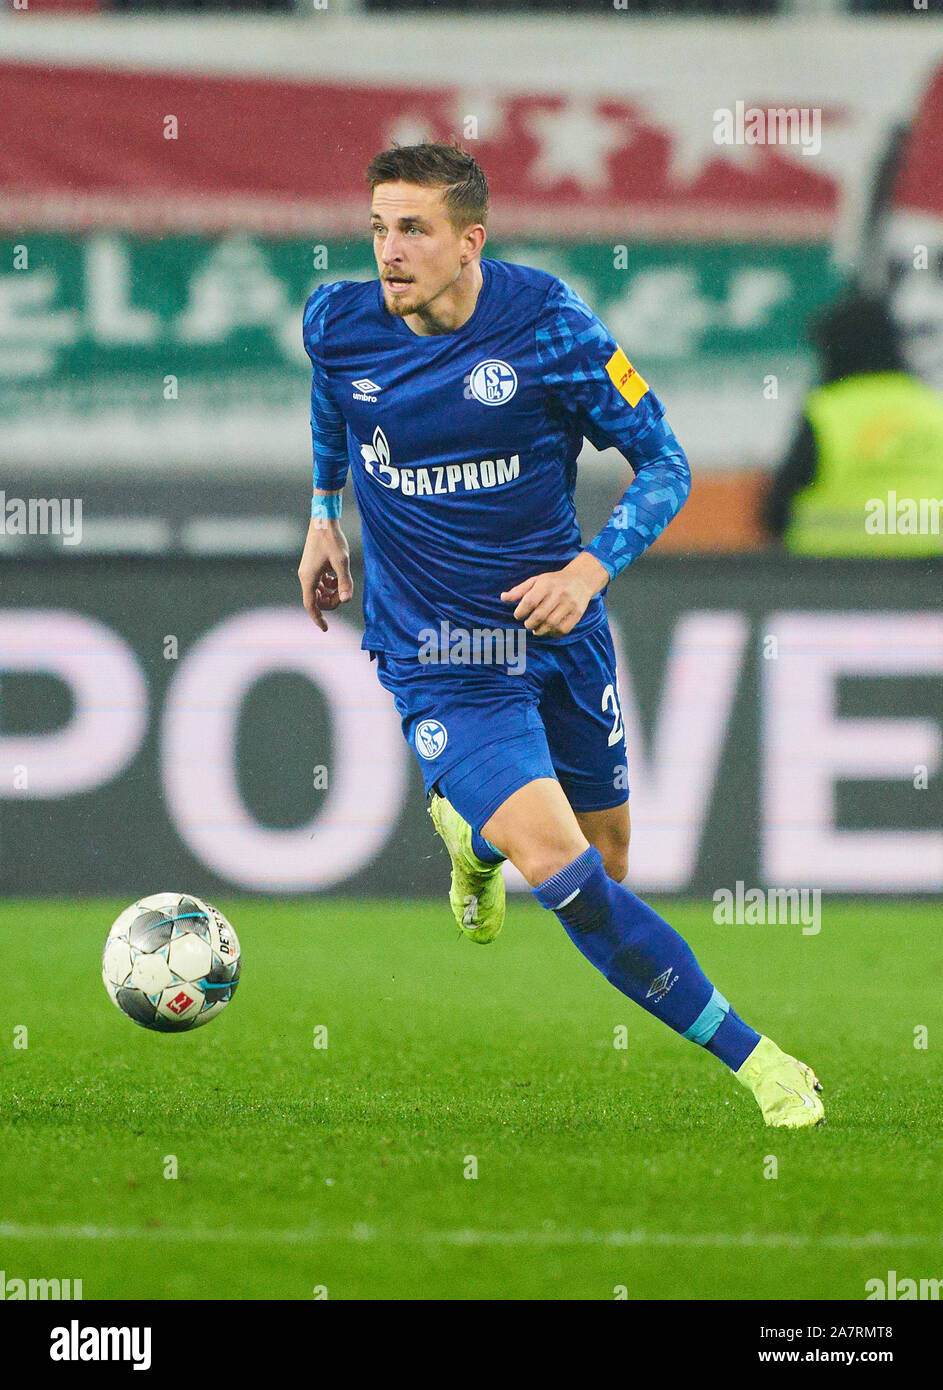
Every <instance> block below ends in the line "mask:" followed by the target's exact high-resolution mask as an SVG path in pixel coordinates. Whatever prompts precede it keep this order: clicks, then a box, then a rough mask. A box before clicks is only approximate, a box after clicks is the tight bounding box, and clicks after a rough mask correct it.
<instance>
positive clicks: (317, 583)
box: [298, 519, 354, 632]
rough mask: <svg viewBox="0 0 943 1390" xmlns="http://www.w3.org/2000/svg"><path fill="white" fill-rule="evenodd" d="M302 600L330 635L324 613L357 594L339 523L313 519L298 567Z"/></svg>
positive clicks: (348, 550) (347, 550) (322, 628)
mask: <svg viewBox="0 0 943 1390" xmlns="http://www.w3.org/2000/svg"><path fill="white" fill-rule="evenodd" d="M298 579H299V581H300V583H301V601H302V603H303V604H304V606H305V608H306V609H307V610H308V612H309V613H310V614H311V617H312V618H313V619H314V621H315V622H316V623H317V625H318V627H319V628H320V629H321V631H322V632H327V623H326V622H325V620H324V614H325V613H330V612H332V611H333V610H334V609H335V608H336V607H337V606H338V604H341V603H347V602H349V600H350V599H351V598H353V594H354V584H353V580H352V579H351V577H350V547H349V546H348V544H347V537H346V536H345V535H344V533H343V531H342V530H341V528H340V523H339V522H337V521H329V522H327V523H325V522H323V521H317V520H313V519H312V521H311V524H310V525H309V527H308V536H307V539H306V540H305V547H304V550H303V551H302V554H301V563H300V564H299V566H298Z"/></svg>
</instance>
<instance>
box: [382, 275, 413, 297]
mask: <svg viewBox="0 0 943 1390" xmlns="http://www.w3.org/2000/svg"><path fill="white" fill-rule="evenodd" d="M383 283H384V284H385V285H386V286H388V288H389V290H390V292H391V294H402V293H403V292H404V291H405V290H408V289H409V287H410V285H411V284H412V283H413V282H412V280H407V279H406V278H405V277H404V276H401V275H384V277H383Z"/></svg>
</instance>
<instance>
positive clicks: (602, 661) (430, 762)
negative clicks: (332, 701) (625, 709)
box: [371, 623, 629, 831]
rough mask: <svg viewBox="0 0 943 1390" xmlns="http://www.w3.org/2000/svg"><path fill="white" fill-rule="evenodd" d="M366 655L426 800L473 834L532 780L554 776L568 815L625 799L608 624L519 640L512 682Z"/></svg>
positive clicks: (485, 673)
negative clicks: (440, 804) (570, 634)
mask: <svg viewBox="0 0 943 1390" xmlns="http://www.w3.org/2000/svg"><path fill="white" fill-rule="evenodd" d="M371 655H375V657H376V662H377V675H378V677H379V680H380V684H381V685H382V686H383V687H384V688H385V689H386V690H388V691H389V692H390V694H391V695H392V696H393V701H394V704H395V706H396V710H397V713H398V714H399V716H400V719H401V720H402V723H403V734H404V735H405V737H406V741H407V742H408V743H409V746H410V747H411V748H412V750H413V752H414V753H415V754H416V758H417V761H418V763H419V766H420V769H421V771H422V776H423V781H424V783H425V788H426V793H427V794H428V793H429V792H430V791H431V790H432V788H433V787H435V786H438V790H439V791H440V792H441V794H442V795H443V796H445V797H447V799H448V800H449V801H450V802H451V803H452V805H453V806H454V807H455V809H456V810H457V811H458V813H459V815H460V816H462V817H463V819H465V820H466V821H468V823H469V824H470V825H471V826H472V827H473V828H474V829H475V830H479V831H480V830H481V828H482V826H484V825H485V824H486V822H487V821H488V820H489V819H490V817H491V816H492V815H493V814H494V812H495V811H496V810H497V809H498V807H499V806H500V805H501V804H502V803H503V802H504V801H506V800H507V798H508V797H509V796H510V795H511V794H512V793H513V792H515V791H517V790H518V789H519V788H520V787H523V786H525V785H526V784H527V783H528V782H533V781H534V780H535V779H536V778H538V777H555V778H556V779H557V780H558V781H559V783H560V785H561V786H562V788H563V791H564V793H565V794H566V797H567V799H568V801H569V803H570V805H571V806H572V807H573V810H574V811H603V810H607V809H608V808H610V807H612V806H621V805H622V804H623V803H624V802H625V801H627V800H628V795H629V792H628V780H627V774H626V753H625V733H624V730H623V724H622V711H621V707H620V704H619V688H618V683H617V679H616V659H615V652H614V650H613V646H612V636H611V634H610V632H609V625H608V623H604V624H603V625H602V626H601V627H598V628H596V629H595V630H594V631H593V632H591V633H589V634H588V635H587V636H586V637H583V638H581V639H580V640H578V641H576V642H569V643H565V644H561V643H554V642H548V641H541V642H539V641H535V640H534V639H533V638H532V637H531V636H530V634H529V633H528V634H527V648H526V659H525V661H524V662H522V663H521V664H522V666H523V669H522V670H521V671H520V673H519V674H516V673H515V672H514V671H513V670H512V669H510V668H509V667H508V666H504V665H485V664H480V665H474V664H464V665H461V666H451V665H446V664H444V663H443V664H435V663H429V664H423V663H422V662H420V661H419V659H418V657H408V658H403V657H395V656H391V655H389V654H388V653H386V652H376V653H372V654H371Z"/></svg>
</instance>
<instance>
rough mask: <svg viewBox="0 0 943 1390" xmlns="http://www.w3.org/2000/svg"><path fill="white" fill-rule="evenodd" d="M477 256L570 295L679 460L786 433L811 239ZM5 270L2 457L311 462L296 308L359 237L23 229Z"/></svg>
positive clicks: (769, 444) (505, 247) (511, 248)
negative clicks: (662, 410)
mask: <svg viewBox="0 0 943 1390" xmlns="http://www.w3.org/2000/svg"><path fill="white" fill-rule="evenodd" d="M490 250H491V253H492V254H493V255H495V256H497V257H501V258H504V259H508V260H512V261H520V262H523V263H526V264H528V265H533V266H536V267H538V268H542V269H545V270H547V271H550V272H552V273H554V274H556V275H559V276H562V278H563V279H565V280H566V281H567V282H568V283H569V284H571V285H572V286H573V288H574V289H575V290H577V292H578V293H580V294H581V295H582V296H583V297H584V298H585V299H586V300H587V302H588V303H589V304H590V305H591V306H592V307H593V308H594V309H595V310H596V312H597V313H598V314H599V315H600V316H601V317H602V318H603V319H604V321H605V322H606V323H607V324H608V325H609V327H610V328H611V330H612V332H613V334H614V335H615V336H616V337H617V338H618V339H619V341H620V342H621V343H623V344H624V345H625V346H626V349H627V350H628V351H630V353H631V355H632V357H633V359H635V360H637V361H638V362H639V363H640V364H642V366H643V367H644V370H645V373H646V375H647V376H648V377H649V379H650V380H652V382H653V384H654V385H655V386H656V389H658V390H659V392H660V393H661V394H663V395H665V396H666V397H667V398H669V399H670V401H671V404H672V412H673V418H679V419H681V420H685V419H686V417H690V419H691V425H690V427H689V429H688V430H687V431H686V433H687V435H688V438H689V440H690V451H691V454H692V457H693V459H694V461H695V462H697V461H698V460H699V459H700V460H702V461H706V462H712V461H713V462H718V461H719V462H721V463H723V464H725V465H728V466H729V465H733V464H736V463H737V461H738V460H741V461H742V460H743V459H744V458H749V459H750V460H751V461H754V462H755V461H756V459H757V457H758V455H762V453H763V451H764V450H766V451H767V452H768V451H769V450H770V449H771V448H773V446H774V444H775V443H776V441H777V440H778V439H779V437H780V436H781V435H782V433H783V431H784V430H785V429H786V428H787V426H788V425H790V424H791V420H792V418H793V414H794V412H793V405H794V403H795V402H796V401H797V400H798V393H799V392H800V391H801V389H802V387H803V386H804V384H805V383H806V381H807V380H808V378H809V376H810V374H811V370H812V364H811V360H810V358H809V354H808V350H807V347H806V337H807V329H808V324H809V320H810V317H811V316H812V314H813V313H814V312H815V311H816V309H817V308H819V307H820V306H821V305H822V304H823V303H825V302H826V301H828V300H829V299H831V298H832V297H833V296H834V294H835V293H836V291H837V289H838V278H837V275H836V273H835V271H834V269H833V267H832V265H831V262H830V258H829V251H828V248H827V246H825V245H823V244H820V243H816V244H812V243H810V244H802V243H795V242H793V243H783V244H779V245H776V244H772V245H771V244H759V243H751V242H727V243H716V244H710V243H703V242H701V243H694V242H691V243H683V242H682V243H654V242H635V241H631V242H584V243H575V244H559V243H553V242H549V241H533V240H528V241H515V242H513V243H511V242H504V243H501V244H495V245H493V246H490ZM8 264H11V265H12V266H13V267H15V268H14V269H12V270H9V271H8V272H7V273H5V274H4V275H2V276H0V413H2V415H3V417H4V420H5V435H6V450H7V457H8V460H9V461H10V462H17V461H19V462H23V463H30V462H32V463H35V462H42V463H43V464H55V463H56V462H57V461H62V462H63V463H67V464H68V463H71V464H73V465H81V466H82V467H83V468H84V467H89V466H91V467H97V466H100V465H102V464H105V463H108V462H111V463H112V464H119V465H127V464H129V463H134V462H147V461H151V462H154V463H156V464H160V465H163V466H172V465H174V464H178V463H186V462H192V463H194V464H198V465H199V466H200V467H206V466H212V465H213V464H216V465H217V466H219V465H222V464H226V465H235V466H239V465H240V464H244V465H254V464H255V463H256V462H258V461H267V462H271V463H272V464H273V465H274V466H276V467H278V468H281V469H286V468H287V467H289V466H291V465H293V464H294V463H295V462H296V461H297V460H298V459H299V458H300V457H301V456H302V455H303V454H304V452H305V450H306V448H307V441H306V437H305V420H306V415H307V408H306V397H307V390H308V381H309V377H308V373H307V359H306V357H305V354H304V351H303V348H302V345H301V311H302V307H303V305H304V302H305V300H306V298H307V296H308V295H309V294H310V293H311V291H312V290H313V289H314V288H315V286H316V285H318V284H320V283H323V282H325V281H332V280H339V279H368V278H370V277H371V276H372V275H373V274H374V273H375V266H374V263H373V259H372V254H371V248H370V244H369V240H368V239H367V238H366V237H364V239H363V240H362V241H339V240H327V239H326V240H321V239H319V238H318V236H317V234H316V233H313V234H312V235H311V236H310V237H308V238H303V239H302V238H296V239H266V238H263V237H258V236H251V235H248V234H245V233H237V234H231V235H225V236H222V237H217V238H209V237H196V236H171V237H160V238H158V237H148V236H142V235H133V234H130V233H128V234H123V233H118V232H109V233H104V232H103V233H99V234H94V235H89V236H86V237H78V236H65V235H53V234H40V233H36V234H31V235H29V237H28V238H26V240H25V241H23V242H22V243H19V244H17V245H16V246H13V247H12V248H11V256H10V259H9V261H8ZM770 378H775V382H776V386H775V389H774V394H773V399H774V400H779V399H780V396H781V397H782V401H781V409H780V410H779V412H778V414H777V413H774V412H775V407H774V411H771V410H770V407H769V403H768V402H769V399H770V388H769V379H770ZM764 402H765V406H766V408H765V411H764ZM679 412H680V413H679ZM758 412H759V413H758Z"/></svg>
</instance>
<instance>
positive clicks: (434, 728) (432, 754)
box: [416, 719, 449, 758]
mask: <svg viewBox="0 0 943 1390" xmlns="http://www.w3.org/2000/svg"><path fill="white" fill-rule="evenodd" d="M448 741H449V736H448V734H447V733H446V732H445V725H444V724H440V723H439V721H438V719H424V720H423V721H422V723H421V724H417V725H416V752H417V753H418V754H419V756H420V758H437V757H438V756H439V754H440V753H441V752H442V749H443V748H444V747H445V745H446V744H447V743H448Z"/></svg>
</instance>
